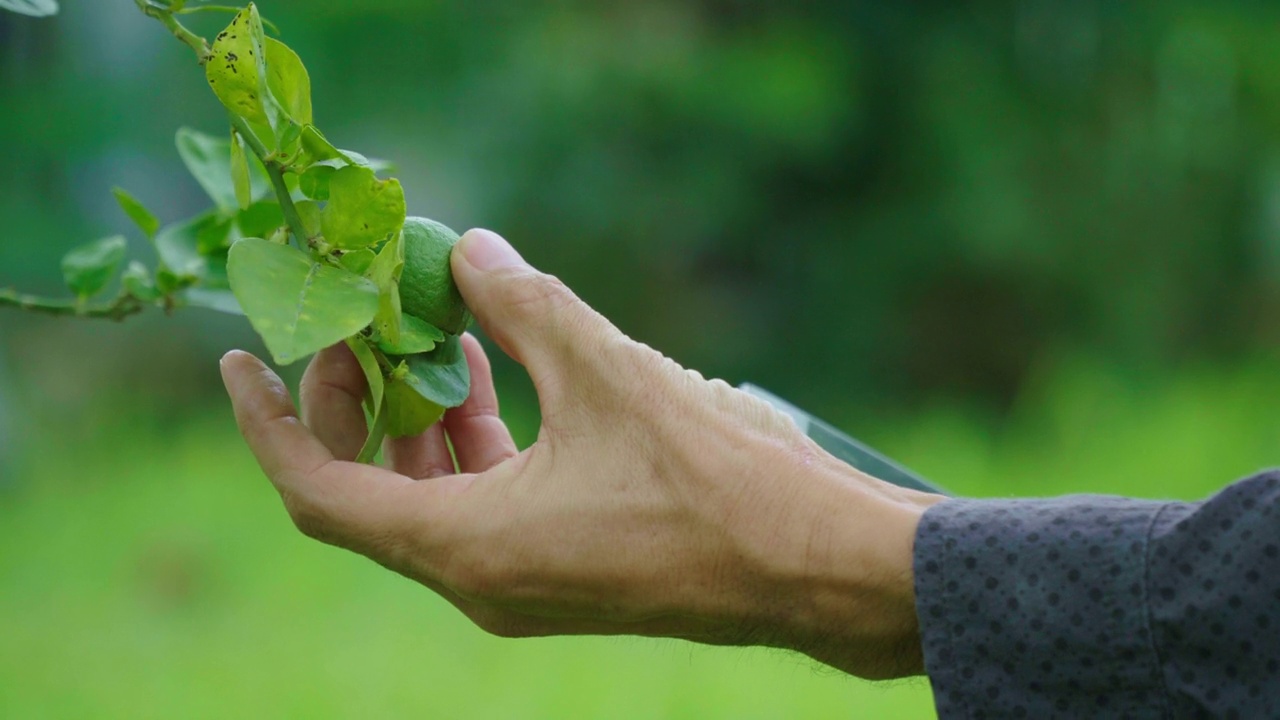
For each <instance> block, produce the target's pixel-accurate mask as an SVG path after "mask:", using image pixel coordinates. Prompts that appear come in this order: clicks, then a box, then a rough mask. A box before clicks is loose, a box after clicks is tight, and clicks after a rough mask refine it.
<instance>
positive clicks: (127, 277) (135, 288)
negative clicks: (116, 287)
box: [120, 260, 160, 302]
mask: <svg viewBox="0 0 1280 720" xmlns="http://www.w3.org/2000/svg"><path fill="white" fill-rule="evenodd" d="M120 284H121V285H123V286H124V289H125V292H127V293H129V294H130V295H132V296H134V297H136V298H138V299H139V300H144V301H148V302H150V301H152V300H159V299H160V291H159V290H157V289H156V284H155V281H154V280H152V279H151V272H150V271H149V270H147V266H145V265H143V264H142V263H140V262H138V261H137V260H134V261H133V262H131V263H129V267H127V268H125V270H124V273H123V274H121V275H120Z"/></svg>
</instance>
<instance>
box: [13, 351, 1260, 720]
mask: <svg viewBox="0 0 1280 720" xmlns="http://www.w3.org/2000/svg"><path fill="white" fill-rule="evenodd" d="M1276 400H1280V362H1277V361H1276V360H1274V359H1269V358H1268V359H1259V360H1257V361H1254V362H1249V363H1244V364H1242V365H1241V367H1238V368H1236V369H1234V370H1231V371H1226V370H1213V369H1196V368H1190V369H1186V370H1185V371H1183V372H1180V373H1178V374H1176V375H1175V376H1173V377H1172V378H1169V377H1166V378H1165V379H1163V380H1160V379H1152V378H1124V377H1119V376H1116V375H1114V374H1111V373H1109V372H1108V370H1107V369H1106V368H1105V367H1101V366H1097V365H1093V364H1090V363H1087V362H1081V361H1077V362H1071V363H1065V364H1061V365H1058V366H1056V367H1052V368H1046V369H1045V370H1044V372H1043V373H1041V374H1040V376H1039V379H1038V380H1037V381H1036V382H1035V383H1033V385H1032V386H1031V387H1030V388H1029V389H1028V391H1027V392H1026V393H1025V396H1024V397H1023V398H1022V399H1021V400H1020V401H1019V404H1018V405H1017V406H1016V407H1015V408H1014V410H1013V411H1012V412H1011V413H1010V414H1009V416H1008V417H1006V418H1003V419H1002V420H1001V421H999V422H994V421H992V420H991V419H990V418H988V417H983V416H982V415H980V414H979V413H976V412H974V411H971V410H968V409H966V408H964V407H961V406H954V405H945V404H944V405H939V406H938V407H935V408H930V409H926V410H924V411H922V412H920V413H919V414H917V415H914V416H910V417H907V416H902V417H895V418H891V419H888V420H883V421H881V422H879V423H877V424H875V425H874V426H872V425H871V424H870V423H869V422H868V419H867V418H859V417H858V416H857V414H856V413H855V412H851V413H850V415H849V417H847V418H844V422H843V423H842V424H843V425H844V426H846V427H848V428H850V429H851V430H853V431H854V432H855V433H857V434H859V435H861V436H863V437H865V438H866V439H868V440H869V441H871V442H872V443H873V444H876V445H878V446H880V447H881V448H882V449H884V450H885V451H887V452H888V453H890V454H892V455H894V456H896V457H899V458H902V459H903V460H904V461H905V462H907V463H908V464H909V465H912V466H913V467H915V468H916V469H918V470H920V471H922V472H924V473H925V474H926V475H927V476H929V477H931V478H933V479H935V480H937V481H938V482H939V483H941V484H943V485H945V486H947V487H949V488H950V489H952V490H954V491H956V492H959V493H962V494H970V495H1013V494H1016V495H1043V494H1060V493H1065V492H1074V491H1097V492H1117V493H1129V494H1136V495H1144V496H1153V497H1161V496H1163V497H1184V498H1193V497H1197V496H1201V495H1203V494H1205V493H1208V492H1210V491H1212V490H1213V489H1215V488H1217V487H1220V486H1221V485H1223V484H1225V483H1226V482H1228V481H1229V480H1231V479H1232V478H1234V477H1236V476H1239V475H1241V474H1244V473H1246V472H1249V471H1252V470H1254V469H1256V468H1258V467H1262V466H1265V465H1268V464H1271V463H1275V462H1276V461H1277V458H1280V452H1278V451H1277V450H1278V448H1280V443H1277V441H1278V440H1280V422H1278V421H1277V420H1276V419H1275V413H1274V411H1273V408H1275V407H1276ZM105 417H106V416H105V415H103V416H92V417H82V418H79V419H77V420H75V421H72V420H69V419H64V420H65V423H66V424H64V425H62V426H59V427H58V431H57V432H54V431H53V430H54V428H53V426H50V425H45V426H40V427H35V428H30V429H28V431H27V432H25V433H24V434H23V436H24V437H26V438H28V439H29V440H30V442H29V443H28V446H27V447H26V449H25V453H24V459H23V460H22V462H20V463H19V465H18V468H19V469H18V470H17V475H16V477H14V478H11V479H12V480H16V482H9V483H0V717H5V718H117V717H119V718H179V717H180V718H203V717H217V718H227V717H269V718H293V717H296V718H390V717H439V718H564V717H587V718H655V717H662V718H780V717H805V718H809V717H869V718H879V717H893V718H913V717H926V718H927V717H932V715H933V713H932V710H931V696H930V693H929V689H928V686H927V683H925V682H924V681H923V680H915V681H906V682H898V683H891V684H871V683H865V682H862V681H858V680H854V679H850V678H847V677H844V676H841V675H839V674H837V673H835V672H832V671H828V670H824V669H821V668H818V667H815V666H814V665H813V664H812V663H810V662H807V661H805V660H803V659H800V658H798V657H795V656H792V655H789V654H786V653H781V652H776V651H762V650H733V649H718V648H704V647H699V646H695V645H691V644H687V643H682V642H675V641H658V640H643V639H625V638H624V639H617V638H614V639H600V638H563V639H538V640H525V641H510V640H501V639H496V638H492V637H488V636H486V635H484V634H483V633H482V632H480V631H479V630H477V629H475V628H473V627H472V626H471V625H470V624H469V623H468V622H467V621H466V620H465V619H464V618H462V617H461V616H460V615H458V614H457V613H456V612H455V611H454V610H453V609H452V608H451V607H449V606H448V605H447V604H446V603H444V602H443V601H440V600H438V599H436V598H435V597H434V596H433V595H432V594H431V593H430V592H428V591H426V590H423V589H421V588H419V587H417V586H415V585H413V584H412V583H410V582H408V581H406V580H404V579H402V578H400V577H398V576H395V575H392V574H390V573H388V572H386V571H384V570H382V569H381V568H379V567H377V566H375V565H373V564H372V563H370V562H368V561H365V560H363V559H362V558H359V557H356V556H353V555H349V554H347V553H345V552H342V551H339V550H336V549H332V548H328V547H325V546H321V545H318V544H316V543H313V542H311V541H308V540H306V539H304V538H303V537H301V536H300V535H298V534H297V533H296V532H295V531H294V530H293V528H292V526H291V525H290V524H289V522H288V520H287V518H286V517H285V515H284V513H283V511H282V510H281V508H280V505H279V502H278V499H277V498H276V496H275V494H274V492H273V491H272V490H271V488H270V487H269V485H268V484H267V483H266V482H265V480H263V479H262V478H261V477H260V476H259V473H258V471H257V468H256V466H254V465H253V463H252V460H251V459H250V458H249V456H248V454H247V452H246V451H245V450H244V449H243V447H242V445H241V443H240V440H239V437H238V436H237V435H236V433H235V430H234V427H233V426H232V424H231V421H230V417H229V412H228V411H226V409H225V408H221V407H218V408H214V409H211V410H208V411H207V412H202V413H198V414H195V415H193V416H190V417H187V418H185V419H182V420H181V421H172V420H171V419H166V420H163V421H162V420H158V419H155V418H152V417H149V416H147V415H145V413H144V414H140V415H137V416H125V417H114V418H113V420H114V421H113V422H105V421H104V420H103V418H105ZM40 422H41V423H47V422H50V421H49V420H48V419H44V420H41V421H40Z"/></svg>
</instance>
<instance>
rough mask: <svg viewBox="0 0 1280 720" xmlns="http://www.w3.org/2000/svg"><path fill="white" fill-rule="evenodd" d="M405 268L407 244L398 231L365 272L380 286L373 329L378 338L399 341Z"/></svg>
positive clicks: (366, 275) (365, 274)
mask: <svg viewBox="0 0 1280 720" xmlns="http://www.w3.org/2000/svg"><path fill="white" fill-rule="evenodd" d="M403 271H404V243H403V242H402V239H401V237H400V234H399V233H397V234H396V236H395V237H393V238H391V239H390V240H388V241H387V243H386V244H385V245H383V246H382V250H380V251H379V252H378V255H377V257H375V258H374V259H373V262H372V263H370V264H369V269H368V270H366V271H365V273H364V276H365V277H367V278H369V279H370V280H372V281H373V283H374V284H375V285H377V286H378V314H377V315H375V316H374V318H373V329H374V331H375V332H376V333H377V334H378V337H380V338H383V339H385V340H387V341H389V342H392V343H395V342H399V340H400V320H401V317H402V314H401V312H400V273H401V272H403Z"/></svg>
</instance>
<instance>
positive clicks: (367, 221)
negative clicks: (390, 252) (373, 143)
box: [320, 166, 405, 250]
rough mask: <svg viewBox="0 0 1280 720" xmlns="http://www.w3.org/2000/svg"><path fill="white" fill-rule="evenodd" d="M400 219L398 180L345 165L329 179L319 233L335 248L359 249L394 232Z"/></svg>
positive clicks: (401, 195)
mask: <svg viewBox="0 0 1280 720" xmlns="http://www.w3.org/2000/svg"><path fill="white" fill-rule="evenodd" d="M404 217H405V205H404V189H403V188H401V187H400V181H399V180H396V179H395V178H391V179H390V180H379V179H378V176H377V175H375V174H374V173H373V171H372V170H370V169H369V168H363V167H354V166H347V167H344V168H340V169H338V170H337V171H336V172H334V173H333V175H332V176H331V177H330V178H329V202H328V203H327V204H326V205H325V206H324V211H323V212H321V213H320V232H321V233H323V234H324V239H325V240H326V241H328V243H329V244H330V245H333V246H334V247H336V248H340V249H343V250H359V249H360V248H364V247H368V246H370V245H373V244H375V243H378V242H380V241H382V240H383V239H384V238H386V237H387V236H388V235H390V234H392V233H394V232H398V231H399V230H400V227H401V226H402V225H404Z"/></svg>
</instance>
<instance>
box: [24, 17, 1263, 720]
mask: <svg viewBox="0 0 1280 720" xmlns="http://www.w3.org/2000/svg"><path fill="white" fill-rule="evenodd" d="M64 5H65V6H64V9H63V13H62V15H60V16H58V17H56V18H54V19H46V20H34V19H30V18H22V17H17V16H14V15H10V14H0V218H2V219H3V222H2V226H3V233H4V234H3V237H2V238H0V287H3V286H7V285H16V286H19V287H21V288H24V289H28V290H34V291H46V292H50V293H53V292H57V291H58V287H59V276H58V258H59V257H60V256H61V254H62V253H63V252H64V251H66V250H67V249H68V248H70V247H71V246H73V245H75V244H78V243H81V242H84V241H86V240H90V239H93V238H95V237H99V236H102V235H107V234H111V233H115V232H130V227H129V224H128V221H127V220H126V218H125V217H124V216H123V214H122V213H120V211H119V210H118V209H117V208H116V206H115V203H114V201H113V200H112V198H111V196H110V193H109V189H110V188H111V186H113V185H121V186H124V187H126V188H128V189H129V190H131V191H133V192H134V193H135V194H136V195H137V196H138V197H139V198H140V199H142V200H143V201H144V202H146V203H147V204H148V205H150V206H152V207H153V208H156V209H158V210H159V212H160V214H161V216H162V219H164V220H167V221H168V220H175V219H178V218H182V217H186V216H188V215H191V214H193V213H194V212H196V211H198V210H200V209H202V208H203V207H204V206H205V204H206V200H205V199H204V197H203V195H202V193H201V191H200V189H199V187H198V186H196V184H195V183H194V181H192V180H191V179H190V178H189V177H188V176H187V175H186V173H185V171H184V170H183V168H182V165H181V163H180V162H179V160H178V157H177V154H176V152H175V151H174V150H173V146H172V138H173V133H174V131H175V129H176V128H177V127H179V126H180V125H192V126H195V127H197V128H199V129H203V130H206V131H209V132H213V133H221V132H223V127H224V121H223V120H222V117H223V115H222V111H221V110H220V108H219V106H218V105H217V104H216V101H215V100H214V99H213V97H212V95H211V94H210V93H209V92H208V90H207V89H206V87H205V85H204V82H203V80H202V79H201V78H200V74H199V72H198V68H197V67H196V66H195V65H194V63H193V61H192V58H191V56H190V52H189V51H188V50H187V49H186V48H184V47H182V46H181V45H179V44H178V43H177V42H175V41H174V40H173V39H172V38H170V37H169V36H167V35H166V34H165V33H164V32H163V30H162V29H161V28H160V27H159V26H158V25H157V24H155V23H154V22H153V21H148V20H146V19H144V18H142V17H141V16H140V15H139V13H138V12H137V10H136V9H135V8H134V5H133V3H132V2H129V1H128V0H113V1H112V2H76V1H75V0H67V2H65V4H64ZM262 10H263V12H264V14H265V15H266V16H267V17H268V18H271V19H273V20H275V21H276V22H277V23H278V24H279V26H280V27H281V28H282V29H283V31H284V39H285V40H286V41H287V42H288V43H290V44H291V45H292V46H294V48H295V49H297V50H298V51H299V53H300V54H301V55H302V57H303V59H304V60H305V61H306V63H307V65H308V66H309V68H310V71H311V76H312V82H313V95H314V99H315V106H316V117H317V120H318V122H319V124H320V125H321V126H323V127H324V129H325V131H326V133H327V134H328V135H329V137H330V138H332V139H334V140H335V141H336V142H337V143H338V144H339V145H341V146H344V147H350V148H353V149H356V150H360V151H362V152H364V153H366V154H369V155H373V156H378V157H384V158H391V159H394V160H395V161H396V162H397V163H398V165H399V177H400V178H401V179H402V181H403V182H404V184H405V187H406V191H407V195H408V198H409V207H410V210H411V212H412V213H414V214H419V215H427V216H431V217H434V218H437V219H439V220H441V221H444V222H446V223H448V224H450V225H453V226H454V227H456V228H458V229H460V230H461V229H465V228H467V227H471V226H486V227H490V228H494V229H496V230H498V231H501V232H503V233H504V234H505V235H507V236H508V237H509V238H510V239H511V240H512V241H513V242H514V244H515V245H516V246H517V247H518V248H519V249H520V250H521V251H522V252H523V253H524V254H525V256H526V257H527V258H529V259H530V260H531V261H532V262H534V263H535V264H536V265H538V266H539V267H541V268H543V269H545V270H547V271H549V272H552V273H555V274H557V275H559V276H560V277H562V278H563V279H564V280H565V281H566V282H567V283H568V284H569V285H570V286H571V287H573V288H574V289H575V290H576V291H577V292H578V293H579V294H580V295H581V296H582V297H583V298H585V299H586V300H587V301H588V302H590V303H591V304H593V305H594V306H595V307H597V308H598V309H600V310H601V311H602V312H604V313H605V314H606V315H607V316H609V317H610V318H612V319H613V320H614V321H615V322H616V323H617V324H618V325H619V326H620V327H621V328H622V329H623V330H624V331H625V332H627V333H629V334H630V335H632V336H633V337H635V338H637V339H639V340H642V341H644V342H646V343H648V344H650V345H652V346H654V347H656V348H658V349H659V350H661V351H662V352H664V353H666V354H667V355H669V356H671V357H673V358H674V359H676V360H677V361H679V362H681V363H683V364H685V365H687V366H690V367H694V368H697V369H699V370H701V371H702V372H704V373H705V374H707V375H710V376H719V377H724V378H726V379H728V380H730V381H731V382H735V383H736V382H740V381H743V380H750V381H753V382H756V383H758V384H761V385H763V386H765V387H768V388H770V389H772V390H774V391H775V392H778V393H779V394H781V395H783V396H785V397H787V398H789V399H791V400H793V401H794V402H796V403H797V404H799V405H801V406H802V407H805V408H807V409H809V410H811V411H813V412H814V413H816V414H818V415H820V416H823V417H826V418H828V419H830V420H832V421H833V422H835V423H836V424H837V425H839V426H841V427H843V428H844V429H846V430H848V431H849V432H851V433H852V434H854V435H856V436H858V437H860V438H862V439H864V440H866V441H868V442H870V443H871V444H873V445H875V446H877V447H879V448H881V449H882V450H884V451H885V452H887V453H888V454H890V455H892V456H894V457H896V458H899V459H900V460H902V461H903V462H904V463H905V464H907V465H909V466H911V467H914V468H916V469H918V470H920V471H921V472H922V473H924V474H925V475H926V476H928V477H931V478H933V479H934V480H936V481H937V482H939V483H940V484H942V485H944V486H946V487H948V488H950V489H952V490H954V491H956V492H957V493H960V494H966V495H1028V496H1034V495H1051V494H1061V493H1068V492H1083V491H1088V492H1109V493H1124V494H1133V495H1139V496H1147V497H1176V498H1195V497H1200V496H1203V495H1204V494H1206V493H1209V492H1211V491H1213V490H1214V489H1216V488H1218V487H1220V486H1222V485H1224V484H1226V483H1227V482H1229V481H1230V480H1232V479H1233V478H1235V477H1237V476H1240V475H1242V474H1245V473H1248V472H1251V471H1253V470H1255V469H1258V468H1260V467H1263V466H1267V465H1271V464H1275V463H1277V460H1278V459H1280V444H1278V443H1277V441H1278V440H1280V421H1277V419H1276V418H1275V413H1274V411H1273V408H1275V407H1276V406H1277V401H1278V400H1280V354H1278V353H1277V352H1276V350H1275V349H1274V346H1275V344H1276V343H1275V341H1276V340H1277V338H1278V337H1280V7H1278V6H1273V5H1270V4H1265V3H1258V2H1243V1H1239V2H1208V1H1207V0H1205V1H1204V2H1166V3H1160V4H1149V3H1107V2H1102V1H1101V0H1078V1H1075V2H1066V1H1064V0H1059V1H1057V2H1053V1H1050V0H1020V1H1018V2H1011V3H985V2H956V1H954V0H952V1H949V2H918V3H883V2H878V1H875V0H845V1H843V2H832V1H827V2H821V1H817V0H814V1H810V2H790V3H782V2H740V1H735V0H703V1H696V0H687V1H680V2H676V1H671V0H645V1H644V2H631V1H628V0H620V1H618V2H612V3H577V2H556V3H547V2H530V1H529V0H524V1H523V2H515V1H514V0H511V1H499V0H494V1H493V2H485V3H461V2H421V1H417V2H409V1H408V0H384V2H381V3H367V2H356V1H355V0H309V1H308V2H306V3H285V2H280V1H275V0H265V2H264V3H263V4H262ZM200 17H201V19H200V20H199V21H193V23H192V24H193V26H195V27H196V28H197V29H200V30H201V31H202V32H204V33H205V34H206V35H211V34H213V32H214V31H215V30H216V28H217V26H219V25H220V24H221V23H223V22H225V17H222V16H218V17H210V16H200ZM131 243H133V251H134V254H135V256H137V257H141V258H144V259H147V260H148V261H150V259H151V257H150V254H149V253H150V251H149V249H148V247H147V245H146V243H145V241H144V240H143V239H142V238H141V237H138V236H137V235H136V233H135V234H134V235H132V236H131ZM231 347H246V348H249V349H254V350H257V349H260V346H259V344H258V341H257V339H256V338H255V337H254V336H253V335H252V333H251V331H250V330H249V328H248V324H247V323H246V322H244V321H243V320H242V319H239V318H231V317H226V316H220V315H216V314H212V313H208V312H204V311H198V310H191V311H186V312H182V313H180V314H177V315H175V316H174V317H164V316H162V315H159V314H154V313H153V314H150V315H147V316H145V317H140V318H134V319H132V320H131V321H129V322H128V323H125V324H123V325H118V326H117V325H113V324H108V323H90V322H78V321H72V320H61V319H49V318H44V317H36V316H25V315H21V314H18V313H14V312H4V313H0V716H4V717H20V718H39V717H57V718H62V717H77V718H80V717H128V718H149V717H155V718H161V717H166V718H167V717H246V716H256V717H300V718H302V717H305V718H322V717H334V718H345V717H401V716H409V715H413V716H418V717H462V718H471V717H474V718H521V717H527V718H549V717H601V718H604V717H608V718H624V717H673V718H675V717H687V718H695V717H696V718H714V717H724V718H777V717H831V716H840V717H847V716H854V717H930V716H931V715H932V711H931V709H930V708H931V698H930V695H929V690H928V687H927V683H925V682H924V681H910V682H901V683H894V684H888V685H885V684H878V685H877V684H869V683H864V682H861V681H857V680H853V679H849V678H847V677H844V676H841V675H839V674H837V673H834V672H829V671H825V670H822V669H820V668H816V667H814V666H813V665H812V664H811V663H808V662H805V661H803V660H801V659H798V658H796V657H793V656H790V655H787V654H785V653H778V652H767V651H756V650H749V651H741V650H731V649H712V648H702V647H697V646H693V645H688V644H685V643H679V642H674V641H671V642H665V641H654V640H638V639H607V640H602V639H575V638H571V639H544V640H532V641H506V640H498V639H494V638H490V637H487V636H485V635H484V634H482V633H481V632H480V631H479V630H476V629H474V628H473V627H471V626H470V625H469V623H468V622H466V621H465V620H464V619H463V618H462V617H461V616H459V615H457V614H456V613H454V612H453V611H452V610H451V609H450V608H449V607H447V606H446V604H445V603H443V602H441V601H439V600H437V599H436V598H435V597H433V596H432V595H431V593H429V592H427V591H425V590H422V589H419V588H417V587H415V586H413V585H412V584H411V583H409V582H407V581H405V580H402V579H400V578H398V577H395V576H392V575H390V574H389V573H387V572H385V571H383V570H382V569H380V568H378V567H376V566H374V565H373V564H372V563H369V562H367V561H364V560H362V559H361V558H358V557H354V556H350V555H348V554H345V553H343V552H341V551H337V550H334V549H331V548H327V547H323V546H319V545H317V544H315V543H311V542H309V541H306V540H305V539H303V538H302V537H300V536H299V535H298V534H297V533H296V532H295V531H294V530H293V529H292V527H291V526H290V524H289V523H288V521H287V518H286V517H285V515H284V513H283V512H282V511H281V509H280V507H279V502H278V499H277V498H276V497H275V496H274V493H273V491H272V490H271V489H270V487H269V486H268V485H267V483H266V482H265V481H264V480H262V479H261V477H260V475H259V473H258V471H257V469H256V467H255V466H254V464H253V463H252V460H251V458H250V457H249V456H248V454H247V452H246V451H245V449H244V448H243V446H242V444H241V443H240V441H239V438H238V436H237V435H236V432H235V428H234V426H233V423H232V420H231V416H230V412H229V409H228V407H227V405H226V403H225V399H224V397H223V396H222V394H221V388H220V385H219V383H218V379H217V370H216V365H217V363H216V361H217V358H218V357H219V356H220V354H221V353H222V352H223V351H225V350H227V349H229V348H231ZM288 371H289V373H290V374H291V377H293V378H294V379H296V377H297V374H298V373H299V372H300V369H299V368H289V369H288ZM496 372H497V375H498V380H497V381H498V385H499V390H500V392H501V394H502V396H503V398H504V402H505V408H504V411H505V413H506V414H507V416H508V417H509V419H510V422H511V424H512V425H513V427H514V429H515V431H516V434H517V436H518V438H519V439H520V440H521V441H522V442H528V441H529V440H530V439H531V438H532V437H533V436H534V434H535V433H536V427H537V407H536V404H535V402H534V398H533V395H532V391H531V389H530V386H529V383H528V381H527V379H526V378H525V377H524V375H523V374H522V373H521V371H520V370H519V368H518V367H516V366H515V365H514V364H513V363H511V362H510V361H506V360H499V361H498V363H497V368H496Z"/></svg>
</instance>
